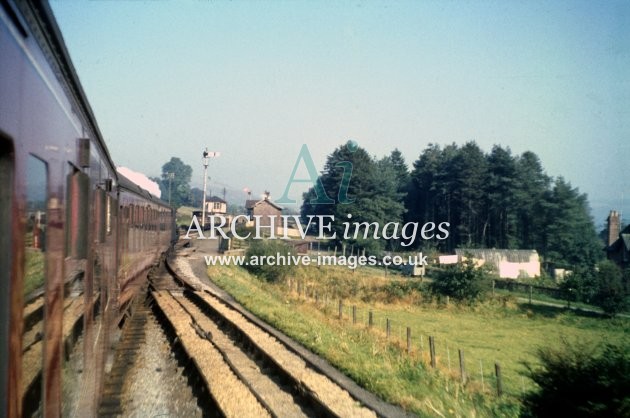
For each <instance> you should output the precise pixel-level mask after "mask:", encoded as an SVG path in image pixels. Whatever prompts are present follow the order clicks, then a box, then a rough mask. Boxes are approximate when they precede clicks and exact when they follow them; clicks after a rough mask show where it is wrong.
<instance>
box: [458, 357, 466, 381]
mask: <svg viewBox="0 0 630 418" xmlns="http://www.w3.org/2000/svg"><path fill="white" fill-rule="evenodd" d="M457 351H458V352H459V375H460V377H461V379H462V385H465V384H466V365H465V363H464V350H462V349H459V350H457Z"/></svg>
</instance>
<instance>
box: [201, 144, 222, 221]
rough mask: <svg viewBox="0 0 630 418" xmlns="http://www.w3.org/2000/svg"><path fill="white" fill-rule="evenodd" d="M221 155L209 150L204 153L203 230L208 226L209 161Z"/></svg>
mask: <svg viewBox="0 0 630 418" xmlns="http://www.w3.org/2000/svg"><path fill="white" fill-rule="evenodd" d="M219 155H221V153H218V152H208V148H206V149H205V150H204V151H203V159H202V161H203V201H202V202H201V204H202V208H201V228H202V229H203V228H204V227H205V226H206V186H207V184H208V161H209V160H210V158H214V157H218V156H219Z"/></svg>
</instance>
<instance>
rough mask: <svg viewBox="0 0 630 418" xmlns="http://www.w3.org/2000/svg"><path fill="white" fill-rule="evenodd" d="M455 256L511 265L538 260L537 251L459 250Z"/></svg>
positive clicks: (456, 250)
mask: <svg viewBox="0 0 630 418" xmlns="http://www.w3.org/2000/svg"><path fill="white" fill-rule="evenodd" d="M455 254H457V255H458V256H460V257H462V256H465V255H466V254H470V255H471V256H472V257H473V258H477V259H482V260H486V261H490V262H494V263H498V262H500V261H503V260H506V261H508V262H510V263H528V262H530V261H532V257H533V258H535V259H538V252H536V250H507V249H494V248H482V249H479V248H457V249H455Z"/></svg>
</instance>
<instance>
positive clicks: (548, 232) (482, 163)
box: [301, 141, 603, 268]
mask: <svg viewBox="0 0 630 418" xmlns="http://www.w3.org/2000/svg"><path fill="white" fill-rule="evenodd" d="M343 162H350V163H352V177H351V180H350V184H349V186H348V189H347V197H348V200H350V201H351V202H352V203H349V204H348V203H346V204H340V202H339V201H338V200H337V199H338V197H337V196H338V193H339V189H340V184H341V180H342V178H343V175H344V170H346V169H347V166H346V165H344V164H340V163H343ZM319 181H321V185H322V186H323V188H324V189H325V191H326V193H327V194H328V196H330V197H331V198H332V199H335V203H337V204H332V205H326V204H313V203H312V200H313V199H314V198H315V197H316V196H317V193H316V191H315V189H314V188H311V189H309V190H308V191H307V192H306V193H305V194H304V196H303V198H304V203H303V205H302V208H301V214H302V216H303V217H306V216H307V215H334V216H335V221H334V223H333V230H335V231H338V230H339V229H340V228H341V222H343V221H347V220H348V219H347V217H346V216H347V214H348V213H351V214H352V216H353V218H352V220H353V221H357V222H378V223H379V224H381V225H383V224H385V223H387V222H419V223H425V222H435V223H439V222H448V223H449V224H450V226H451V227H450V234H449V236H448V238H447V239H446V240H437V239H432V240H421V239H419V240H418V241H417V242H416V243H415V245H414V247H413V248H426V247H427V246H431V247H434V248H437V249H438V250H439V251H443V252H452V251H453V250H454V249H455V248H506V249H535V250H537V251H538V252H539V254H541V255H542V257H543V259H544V261H545V262H546V263H547V264H548V265H552V266H554V267H558V268H574V267H576V266H592V265H593V264H594V263H595V262H596V261H597V260H599V259H601V257H602V255H603V251H602V249H603V243H602V242H601V241H600V240H599V238H598V236H597V233H596V230H595V225H594V223H593V220H592V218H591V216H590V209H589V206H588V199H587V196H586V194H583V193H580V191H579V190H578V189H577V188H574V187H573V186H571V184H570V183H569V182H568V181H566V180H565V179H564V178H562V177H556V178H553V177H551V176H549V175H547V174H546V173H545V170H544V169H543V167H542V164H541V162H540V159H539V158H538V156H537V155H536V154H535V153H533V152H531V151H526V152H524V153H522V154H520V155H514V154H512V152H511V150H510V149H509V148H506V147H502V146H500V145H495V146H494V147H493V148H492V150H491V151H490V152H484V151H483V150H481V148H480V147H479V146H478V145H477V144H476V143H475V142H474V141H472V142H467V143H465V144H464V145H462V146H459V145H457V144H454V143H453V144H450V145H446V146H440V145H436V144H429V145H428V146H427V147H426V148H425V149H424V150H423V151H422V152H421V153H420V155H419V156H418V158H417V159H416V160H415V161H414V162H413V164H412V167H411V169H410V168H409V167H408V165H407V164H406V162H405V159H404V157H403V156H402V154H401V152H400V151H399V150H398V149H394V150H393V151H392V152H391V153H390V154H389V155H387V156H385V157H383V158H376V157H373V156H370V155H369V154H368V152H367V151H366V150H365V149H363V148H361V147H358V148H356V147H349V146H347V145H342V146H340V147H337V148H336V149H335V150H334V151H333V152H332V153H331V154H330V155H329V156H328V158H327V160H326V164H325V166H324V169H323V171H322V172H321V175H320V177H319ZM339 235H340V234H339V233H338V234H337V236H339ZM345 244H349V245H354V246H356V247H357V248H365V249H366V250H367V251H381V250H384V249H385V250H395V249H397V248H398V244H399V243H397V242H395V240H389V241H383V240H370V239H361V238H358V239H356V240H351V241H348V242H345Z"/></svg>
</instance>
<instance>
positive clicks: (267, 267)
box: [244, 240, 297, 282]
mask: <svg viewBox="0 0 630 418" xmlns="http://www.w3.org/2000/svg"><path fill="white" fill-rule="evenodd" d="M291 250H292V248H291V247H290V246H288V245H287V244H285V243H283V242H281V241H278V240H262V241H258V240H254V241H253V242H252V244H251V245H250V246H249V248H248V249H247V253H246V255H247V260H248V263H247V264H246V265H245V266H244V267H245V268H246V269H247V270H249V271H250V272H251V273H253V274H255V275H257V276H258V277H261V278H262V279H264V280H266V281H268V282H277V281H280V280H282V279H284V278H285V277H287V276H288V275H289V274H291V273H293V271H294V270H295V266H294V265H292V263H291V265H289V264H288V263H283V264H281V265H275V264H274V265H271V264H269V263H268V259H275V262H277V261H278V260H277V259H276V257H278V258H280V257H281V256H284V257H285V260H288V258H289V256H290V255H297V254H294V253H291ZM263 256H264V257H265V260H264V262H263V263H260V261H261V259H262V257H263ZM279 256H280V257H279ZM254 260H258V262H259V263H258V264H259V265H254V264H253V263H252V261H254Z"/></svg>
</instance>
